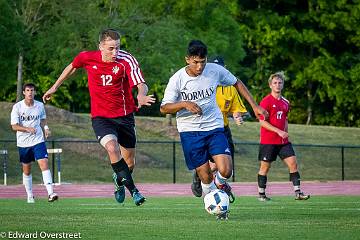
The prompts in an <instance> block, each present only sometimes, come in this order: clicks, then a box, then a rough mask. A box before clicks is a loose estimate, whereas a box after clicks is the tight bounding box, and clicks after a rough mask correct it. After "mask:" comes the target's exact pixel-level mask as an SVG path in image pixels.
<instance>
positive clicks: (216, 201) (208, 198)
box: [204, 189, 230, 215]
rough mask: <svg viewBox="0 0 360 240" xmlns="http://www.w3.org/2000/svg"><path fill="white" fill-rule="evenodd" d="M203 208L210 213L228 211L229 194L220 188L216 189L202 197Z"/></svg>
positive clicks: (215, 213) (217, 213) (216, 213)
mask: <svg viewBox="0 0 360 240" xmlns="http://www.w3.org/2000/svg"><path fill="white" fill-rule="evenodd" d="M204 205H205V210H206V211H207V212H208V213H210V214H212V215H219V214H223V213H225V212H227V211H229V207H230V203H229V196H228V195H227V194H226V193H225V192H224V191H222V190H220V189H216V190H213V191H211V192H209V193H208V194H206V195H205V197H204Z"/></svg>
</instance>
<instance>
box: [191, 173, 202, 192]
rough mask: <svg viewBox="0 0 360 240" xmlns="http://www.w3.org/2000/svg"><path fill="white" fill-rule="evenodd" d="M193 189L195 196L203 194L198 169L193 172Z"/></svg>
mask: <svg viewBox="0 0 360 240" xmlns="http://www.w3.org/2000/svg"><path fill="white" fill-rule="evenodd" d="M191 191H192V193H193V194H194V196H195V197H201V196H202V187H201V180H200V178H199V176H198V175H197V173H196V171H195V170H194V172H193V179H192V183H191Z"/></svg>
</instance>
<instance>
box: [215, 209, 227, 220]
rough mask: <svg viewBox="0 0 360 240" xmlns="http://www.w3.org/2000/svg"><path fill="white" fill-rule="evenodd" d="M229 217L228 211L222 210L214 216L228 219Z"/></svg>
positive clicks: (218, 218) (219, 218)
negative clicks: (222, 211)
mask: <svg viewBox="0 0 360 240" xmlns="http://www.w3.org/2000/svg"><path fill="white" fill-rule="evenodd" d="M228 219H229V212H228V211H227V212H224V213H221V214H219V215H217V216H216V220H228Z"/></svg>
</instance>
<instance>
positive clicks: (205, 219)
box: [0, 196, 360, 240]
mask: <svg viewBox="0 0 360 240" xmlns="http://www.w3.org/2000/svg"><path fill="white" fill-rule="evenodd" d="M16 231H17V232H19V233H36V232H38V234H40V233H41V232H45V233H47V234H54V233H80V234H81V235H80V236H81V238H82V239H143V240H145V239H146V240H149V239H156V240H159V239H207V240H211V239H216V240H218V239H262V240H263V239H347V240H348V239H359V235H360V196H316V197H313V198H311V199H310V200H308V201H303V202H299V201H295V200H293V198H292V197H275V198H273V200H272V201H271V202H269V203H263V202H258V201H257V200H256V198H255V197H240V198H237V200H236V202H235V203H234V204H232V205H231V213H230V218H229V220H227V221H217V220H216V219H215V217H214V216H211V215H209V214H208V213H206V211H205V210H204V209H203V206H202V200H201V199H199V198H194V197H178V198H170V197H163V198H159V197H152V198H149V199H148V202H147V203H146V204H145V205H143V206H141V207H136V206H135V205H134V204H133V203H132V202H130V199H126V201H125V204H124V205H119V204H117V203H116V202H115V201H114V200H113V199H110V198H106V199H100V198H91V199H70V198H68V199H61V201H58V202H55V203H52V204H49V203H47V202H46V200H45V199H37V201H36V203H35V204H32V205H29V204H27V203H25V201H24V200H23V199H0V238H1V236H3V237H4V236H5V235H6V236H5V239H7V238H8V237H9V232H12V233H14V232H16ZM42 234H44V233H42ZM38 238H40V236H39V235H38Z"/></svg>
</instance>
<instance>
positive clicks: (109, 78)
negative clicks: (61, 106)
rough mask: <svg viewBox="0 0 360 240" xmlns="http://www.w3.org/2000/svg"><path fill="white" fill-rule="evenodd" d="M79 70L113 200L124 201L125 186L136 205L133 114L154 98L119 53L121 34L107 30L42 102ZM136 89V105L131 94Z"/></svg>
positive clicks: (128, 59)
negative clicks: (82, 73)
mask: <svg viewBox="0 0 360 240" xmlns="http://www.w3.org/2000/svg"><path fill="white" fill-rule="evenodd" d="M78 68H84V69H85V70H86V72H87V75H88V86H89V93H90V99H91V120H92V126H93V129H94V132H95V134H96V137H97V139H98V141H99V142H100V144H101V145H102V146H103V147H104V148H105V149H106V151H107V153H108V155H109V159H110V162H111V166H112V168H113V170H114V174H113V179H114V183H115V199H116V200H117V201H118V202H119V203H122V202H123V201H124V199H125V188H124V186H125V187H126V188H127V189H128V190H129V192H130V194H131V196H132V197H133V200H134V202H135V204H136V205H138V206H139V205H141V204H143V203H144V202H145V200H146V199H145V197H143V196H142V195H141V194H140V192H139V191H138V189H137V188H136V187H135V184H134V181H133V178H132V175H131V173H132V170H133V168H134V165H135V145H136V135H135V119H134V114H133V113H134V112H135V111H137V109H138V108H139V107H141V106H143V105H145V106H149V105H151V104H152V103H154V102H155V98H154V97H153V96H152V95H147V92H148V87H147V85H146V84H145V80H144V78H143V76H142V72H141V70H140V67H139V64H138V62H137V60H136V59H135V58H134V57H133V56H132V55H131V54H129V53H127V52H125V51H122V50H120V34H119V33H118V32H117V31H116V30H113V29H106V30H103V31H102V32H101V33H100V35H99V50H97V51H85V52H81V53H79V54H78V55H77V56H76V57H75V59H74V60H73V62H72V63H70V64H69V65H68V66H67V67H66V68H65V69H64V71H63V72H62V74H61V75H60V77H59V78H58V79H57V81H56V82H55V84H54V85H53V86H52V87H51V88H50V89H49V90H48V91H47V92H46V93H45V94H44V96H43V101H44V102H45V101H47V100H50V98H51V96H52V94H54V93H55V92H56V90H57V89H58V88H59V87H60V85H61V84H62V83H63V81H65V80H66V79H68V78H69V77H70V76H71V75H72V74H73V73H74V72H75V71H76V70H77V69H78ZM135 86H136V87H137V89H138V93H137V100H138V106H136V105H135V101H134V99H133V96H132V91H131V89H132V88H133V87H135ZM84 170H85V171H86V169H84Z"/></svg>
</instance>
